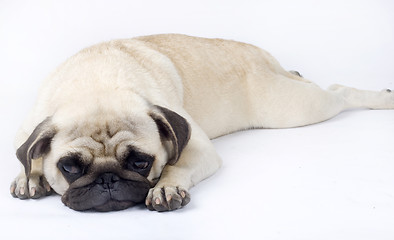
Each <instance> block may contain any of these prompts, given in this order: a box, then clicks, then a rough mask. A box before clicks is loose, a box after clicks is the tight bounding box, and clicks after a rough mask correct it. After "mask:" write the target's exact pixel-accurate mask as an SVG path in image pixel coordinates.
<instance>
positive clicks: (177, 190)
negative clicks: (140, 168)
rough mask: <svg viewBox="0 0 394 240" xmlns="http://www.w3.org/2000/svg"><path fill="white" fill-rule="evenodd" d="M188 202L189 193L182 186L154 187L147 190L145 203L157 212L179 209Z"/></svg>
mask: <svg viewBox="0 0 394 240" xmlns="http://www.w3.org/2000/svg"><path fill="white" fill-rule="evenodd" d="M189 202H190V194H189V193H188V191H187V190H186V189H184V188H182V187H167V186H164V187H154V188H151V189H150V190H149V193H148V196H147V197H146V201H145V204H146V206H147V207H148V209H149V210H156V211H159V212H164V211H171V210H176V209H179V208H181V207H183V206H185V205H186V204H188V203H189Z"/></svg>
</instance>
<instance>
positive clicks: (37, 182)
mask: <svg viewBox="0 0 394 240" xmlns="http://www.w3.org/2000/svg"><path fill="white" fill-rule="evenodd" d="M28 136H29V135H28V134H26V133H25V132H24V131H22V130H19V132H18V134H17V139H16V144H15V145H16V146H20V145H22V143H23V142H25V141H26V139H27V138H28ZM42 161H43V159H42V158H40V159H34V160H33V161H32V166H31V171H30V176H29V178H28V177H27V176H26V174H25V168H24V166H23V165H22V164H21V172H20V173H19V174H18V176H17V177H16V178H15V180H14V181H12V182H11V187H10V193H11V195H12V196H13V197H16V198H19V199H27V198H40V197H43V196H47V195H50V194H51V193H52V189H51V186H50V185H49V183H48V182H47V180H46V179H45V177H44V173H43V166H42V164H43V162H42Z"/></svg>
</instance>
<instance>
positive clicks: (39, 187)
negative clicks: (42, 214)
mask: <svg viewBox="0 0 394 240" xmlns="http://www.w3.org/2000/svg"><path fill="white" fill-rule="evenodd" d="M10 192H11V195H12V196H13V197H15V198H19V199H27V198H34V199H37V198H40V197H43V196H48V195H50V194H51V193H52V189H51V186H50V185H49V183H48V182H47V180H46V179H45V177H44V176H39V175H31V176H30V177H29V179H27V177H26V176H25V174H24V173H21V174H19V176H18V177H16V178H15V180H14V181H13V182H12V183H11V187H10Z"/></svg>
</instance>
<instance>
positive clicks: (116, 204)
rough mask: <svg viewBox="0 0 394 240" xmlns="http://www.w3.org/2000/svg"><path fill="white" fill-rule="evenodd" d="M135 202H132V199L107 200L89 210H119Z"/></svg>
mask: <svg viewBox="0 0 394 240" xmlns="http://www.w3.org/2000/svg"><path fill="white" fill-rule="evenodd" d="M136 204H137V203H134V202H132V201H117V200H109V201H107V202H106V203H104V204H103V205H100V206H96V207H94V208H92V209H90V210H94V211H98V212H109V211H120V210H124V209H127V208H129V207H132V206H134V205H136Z"/></svg>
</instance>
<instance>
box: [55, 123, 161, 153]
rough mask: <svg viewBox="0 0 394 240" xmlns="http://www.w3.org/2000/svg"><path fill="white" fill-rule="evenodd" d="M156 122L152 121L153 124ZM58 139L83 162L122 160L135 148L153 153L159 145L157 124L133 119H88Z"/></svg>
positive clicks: (65, 148) (70, 127) (66, 130)
mask: <svg viewBox="0 0 394 240" xmlns="http://www.w3.org/2000/svg"><path fill="white" fill-rule="evenodd" d="M152 122H153V121H152ZM58 137H59V138H60V141H62V142H63V145H62V146H60V147H62V148H63V150H64V151H65V152H67V154H70V153H79V154H82V155H83V156H84V159H91V160H92V159H100V158H113V159H120V158H122V156H123V155H124V154H126V153H127V151H128V150H129V149H130V147H132V148H133V149H138V150H139V151H141V152H145V153H149V154H152V155H153V154H154V151H155V149H156V148H158V146H160V137H159V135H158V132H157V130H156V127H155V125H154V124H152V123H150V122H149V121H145V122H138V121H133V120H130V119H127V120H123V119H115V118H111V119H109V120H102V119H101V120H94V121H93V120H87V121H81V122H76V123H74V124H72V125H70V126H68V127H67V128H65V129H64V130H63V131H59V134H58Z"/></svg>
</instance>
